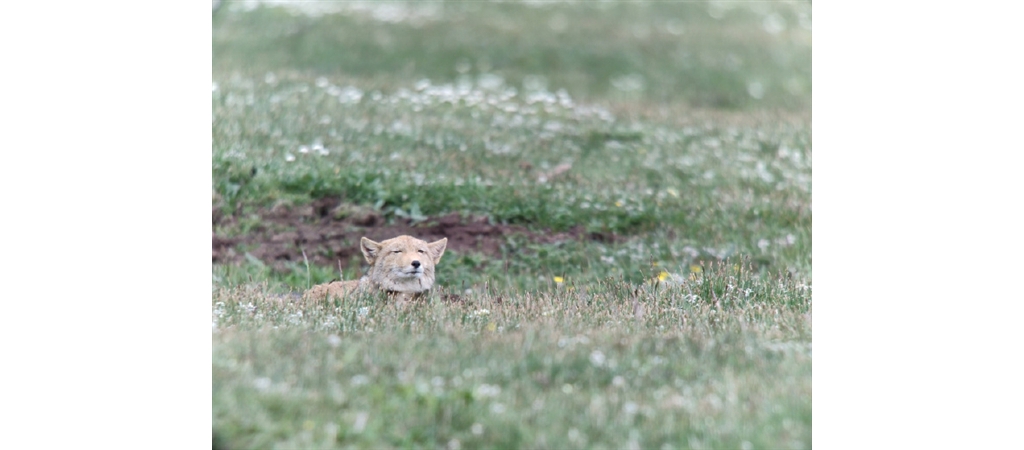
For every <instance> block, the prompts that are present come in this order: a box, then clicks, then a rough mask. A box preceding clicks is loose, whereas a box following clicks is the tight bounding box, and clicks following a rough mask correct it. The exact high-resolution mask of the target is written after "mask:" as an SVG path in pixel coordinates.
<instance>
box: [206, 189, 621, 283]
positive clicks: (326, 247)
mask: <svg viewBox="0 0 1024 450" xmlns="http://www.w3.org/2000/svg"><path fill="white" fill-rule="evenodd" d="M258 214H259V217H260V220H259V222H260V224H259V225H258V226H256V227H254V229H253V230H252V231H250V232H248V233H247V234H244V235H241V236H230V237H229V236H224V235H218V234H217V232H216V231H214V233H213V262H214V263H218V264H232V263H238V262H241V261H244V260H245V259H246V253H248V254H249V255H251V256H253V257H255V258H257V259H259V260H261V261H263V262H264V263H265V264H267V265H269V266H271V267H273V268H275V269H279V270H286V267H287V266H288V265H290V264H289V263H292V262H297V263H302V262H303V260H304V258H303V251H305V257H306V258H308V260H309V263H310V264H311V265H318V266H330V267H338V266H339V265H340V266H341V267H342V268H345V267H348V266H349V265H351V264H352V263H353V261H356V262H357V263H359V262H360V260H361V259H362V256H361V255H360V253H359V239H360V238H362V237H363V236H365V237H367V238H370V239H373V240H375V241H382V240H384V239H390V238H393V237H395V236H400V235H403V234H407V235H410V236H414V237H417V238H419V239H423V240H425V241H428V242H431V241H434V240H437V239H441V238H448V248H449V249H451V250H454V251H456V252H459V253H478V254H484V255H487V256H491V257H500V256H501V255H502V247H503V246H504V245H505V244H506V242H507V237H509V236H519V237H523V238H525V239H527V240H528V241H529V242H532V243H555V242H560V241H566V240H580V239H590V240H597V241H604V242H610V241H617V240H620V239H621V238H620V237H619V236H617V235H614V234H611V233H587V232H585V231H584V230H583V228H582V227H577V228H574V229H571V230H569V231H567V232H561V233H538V232H534V231H530V230H529V229H527V228H526V227H523V226H519V225H501V224H492V223H490V222H489V221H488V220H487V218H484V217H463V216H460V215H459V214H449V215H446V216H441V217H431V218H429V219H428V220H425V221H422V222H419V223H415V224H414V223H412V221H411V220H408V219H395V220H393V221H391V222H390V223H389V222H388V221H387V220H385V219H384V217H382V216H381V215H380V214H379V213H378V212H377V211H375V210H372V209H370V208H365V207H359V206H355V205H351V204H345V203H341V202H340V201H339V200H338V199H333V198H325V199H319V200H317V201H315V202H313V203H312V204H310V205H305V206H297V207H288V206H281V207H276V208H273V209H269V210H263V211H260V212H259V213H258ZM213 217H214V230H216V229H218V228H221V229H230V228H232V225H233V224H235V223H236V222H237V219H236V218H235V217H232V216H223V215H221V214H219V213H218V211H217V210H216V209H215V210H214V214H213Z"/></svg>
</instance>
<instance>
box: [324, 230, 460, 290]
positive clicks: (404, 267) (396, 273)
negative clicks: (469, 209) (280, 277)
mask: <svg viewBox="0 0 1024 450" xmlns="http://www.w3.org/2000/svg"><path fill="white" fill-rule="evenodd" d="M447 245H448V238H442V239H441V240H438V241H435V242H431V243H427V242H426V241H422V240H420V239H416V238H414V237H412V236H398V237H396V238H392V239H388V240H386V241H383V242H374V241H372V240H370V239H367V238H365V237H364V238H362V239H360V241H359V248H360V250H362V251H363V256H364V257H366V261H367V262H368V263H370V270H369V272H367V273H366V275H364V276H363V277H362V278H360V279H358V280H349V281H334V282H331V283H325V284H318V285H316V286H313V287H312V288H310V289H309V290H308V291H306V293H305V295H304V297H306V298H307V299H311V300H324V299H327V298H330V297H339V298H342V297H345V296H346V295H348V294H351V293H353V292H355V291H357V290H369V289H373V290H381V291H384V292H386V293H388V294H390V295H392V296H393V297H395V298H396V300H397V301H399V302H404V301H406V300H412V299H415V298H418V297H420V296H421V295H423V294H425V293H426V292H427V291H429V290H430V288H431V287H432V286H433V285H434V266H435V265H436V264H437V263H438V261H440V260H441V255H443V254H444V249H445V247H446V246H447Z"/></svg>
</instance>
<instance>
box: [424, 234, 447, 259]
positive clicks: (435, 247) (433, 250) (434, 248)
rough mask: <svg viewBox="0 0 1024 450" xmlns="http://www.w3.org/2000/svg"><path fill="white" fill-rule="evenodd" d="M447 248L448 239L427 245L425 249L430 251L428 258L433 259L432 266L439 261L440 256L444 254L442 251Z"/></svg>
mask: <svg viewBox="0 0 1024 450" xmlns="http://www.w3.org/2000/svg"><path fill="white" fill-rule="evenodd" d="M447 246H448V238H441V240H438V241H434V242H431V243H429V244H427V248H428V249H430V256H431V257H433V258H434V264H437V263H438V262H440V261H441V255H443V254H444V249H445V247H447Z"/></svg>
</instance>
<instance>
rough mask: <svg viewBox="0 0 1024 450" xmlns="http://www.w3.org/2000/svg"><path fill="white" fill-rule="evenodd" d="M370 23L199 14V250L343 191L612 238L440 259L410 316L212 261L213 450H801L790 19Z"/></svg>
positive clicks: (804, 351)
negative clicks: (215, 215)
mask: <svg viewBox="0 0 1024 450" xmlns="http://www.w3.org/2000/svg"><path fill="white" fill-rule="evenodd" d="M388 5H390V6H380V5H376V6H373V5H369V4H354V3H330V2H321V3H308V4H306V7H307V8H327V9H330V8H340V9H341V14H333V13H330V11H327V13H325V14H323V15H319V16H318V15H310V14H300V13H295V12H293V11H291V10H289V9H287V8H278V7H260V8H256V9H254V10H251V11H249V10H246V9H245V8H243V7H242V6H241V4H228V5H227V6H226V7H225V8H224V9H222V10H220V11H218V13H217V14H216V16H215V18H214V33H213V34H214V42H213V49H214V73H213V82H214V89H213V93H212V108H213V117H214V121H213V124H212V132H213V153H212V171H213V186H212V189H213V206H214V207H215V208H217V209H219V211H220V214H222V215H224V216H226V217H229V218H232V219H233V220H231V221H225V222H223V223H222V224H221V225H218V226H217V227H216V228H215V230H214V231H215V232H216V233H217V234H218V235H221V236H240V235H245V234H248V233H251V232H252V231H253V230H255V229H258V228H259V227H262V226H265V225H266V224H265V223H264V222H263V219H262V216H261V214H262V212H263V211H266V210H267V209H269V208H272V207H274V206H275V205H303V204H307V203H310V202H312V201H314V200H316V199H318V198H323V197H336V198H340V199H342V201H343V202H345V203H348V204H354V205H360V206H362V207H366V208H374V209H376V210H378V211H379V212H380V213H381V214H382V215H383V217H384V218H385V219H386V220H401V219H403V218H409V217H411V218H414V219H416V220H426V221H430V220H432V218H434V217H437V216H441V215H446V214H449V213H460V214H463V215H467V216H486V217H488V218H489V219H490V220H491V221H492V222H493V223H499V224H515V225H520V226H524V227H526V228H527V229H529V230H531V231H532V232H535V233H548V232H555V231H564V230H568V229H571V228H574V227H582V228H583V229H584V230H586V231H590V232H601V233H613V234H614V235H616V236H618V238H619V239H617V240H615V241H613V242H597V241H590V240H582V241H578V240H568V241H565V242H561V243H557V244H538V243H536V242H531V241H530V240H529V239H527V238H525V237H523V236H509V237H508V238H507V239H506V241H505V242H504V243H503V245H502V248H501V255H500V256H498V257H494V256H491V257H488V256H484V255H480V254H475V253H472V252H459V251H455V250H451V249H450V250H449V251H448V252H446V254H445V256H444V258H443V259H442V260H441V263H440V264H439V266H438V271H437V281H438V285H439V286H442V288H441V290H443V291H445V292H450V293H454V294H457V295H460V296H461V297H462V298H463V299H464V300H465V301H464V302H461V303H446V302H443V301H442V300H441V296H440V295H439V294H438V293H435V294H434V295H433V296H432V297H431V299H430V300H428V301H426V302H422V303H420V304H414V305H411V306H408V307H406V308H404V309H396V308H395V307H394V306H393V305H391V304H389V303H387V302H386V301H383V299H380V298H376V297H373V296H366V297H362V298H356V299H349V300H347V301H345V302H334V303H332V304H328V305H302V304H295V303H292V300H293V297H292V296H291V295H292V293H293V292H296V291H300V290H302V289H304V288H306V287H307V286H308V285H309V284H310V283H318V282H323V281H327V280H330V279H333V278H337V275H338V274H337V267H318V266H311V267H309V268H308V269H307V267H306V266H305V264H303V263H302V262H301V261H300V262H298V263H291V264H290V265H288V266H286V269H285V270H274V269H271V268H270V265H269V262H266V261H259V260H257V259H255V258H250V259H247V260H246V261H245V262H242V263H239V264H218V265H215V266H214V269H213V274H212V275H213V285H214V291H213V293H212V310H213V321H214V330H213V349H214V351H213V385H214V397H213V412H214V433H215V435H216V438H217V439H218V445H221V446H223V447H225V448H232V449H234V448H335V447H349V446H354V447H448V448H453V447H461V448H479V447H513V448H515V447H527V448H807V447H809V446H810V435H811V431H810V429H811V419H810V411H811V406H810V398H811V383H810V381H811V356H810V347H811V334H810V331H811V318H810V317H811V312H810V311H811V288H810V286H811V284H812V277H811V273H812V271H811V251H812V248H811V222H812V220H811V218H812V212H811V209H812V208H811V126H810V120H809V114H808V111H809V107H810V31H809V30H807V29H804V28H803V27H802V25H801V24H803V23H809V17H810V16H809V14H810V5H809V4H794V5H782V4H774V3H769V4H763V3H755V4H743V3H735V4H734V3H714V4H704V3H664V2H663V3H642V4H628V5H627V4H612V5H604V6H579V5H576V6H573V5H565V4H561V5H545V6H540V7H535V6H526V5H523V4H497V5H495V4H484V3H443V4H441V3H423V4H419V3H415V4H414V3H389V4H388ZM723 5H724V6H723ZM723 8H724V9H723ZM780 21H781V22H780ZM779 23H784V24H785V26H783V27H782V30H781V31H780V29H779ZM769 30H770V31H778V32H777V33H774V34H773V33H770V32H768V31H769ZM755 85H756V86H755ZM755 94H756V95H755ZM765 117H768V118H769V119H765ZM771 117H788V118H789V119H787V120H771V119H770V118H771ZM793 117H796V119H795V120H794V119H792V118H793ZM241 250H242V251H243V252H244V250H245V249H241ZM360 270H361V269H360V268H358V267H357V266H353V267H350V268H349V269H347V270H346V272H345V273H344V274H343V275H344V277H345V278H348V279H351V278H355V277H357V276H358V275H359V273H360ZM555 277H559V279H560V280H563V281H562V282H560V283H556V282H555ZM499 405H500V406H499Z"/></svg>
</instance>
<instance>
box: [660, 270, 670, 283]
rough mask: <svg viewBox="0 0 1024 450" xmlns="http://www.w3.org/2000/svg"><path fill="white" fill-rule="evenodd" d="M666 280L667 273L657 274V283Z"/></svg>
mask: <svg viewBox="0 0 1024 450" xmlns="http://www.w3.org/2000/svg"><path fill="white" fill-rule="evenodd" d="M667 278H668V272H665V271H662V272H661V273H659V274H658V281H665V279H667Z"/></svg>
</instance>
